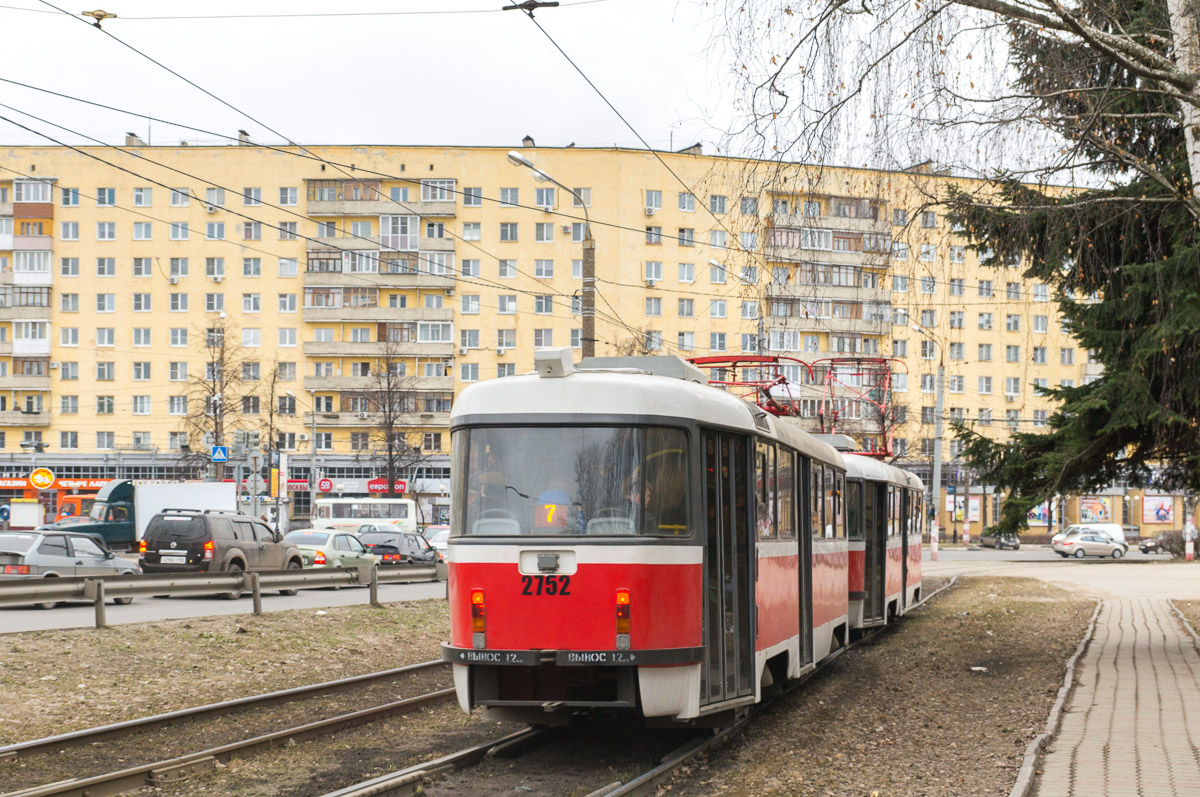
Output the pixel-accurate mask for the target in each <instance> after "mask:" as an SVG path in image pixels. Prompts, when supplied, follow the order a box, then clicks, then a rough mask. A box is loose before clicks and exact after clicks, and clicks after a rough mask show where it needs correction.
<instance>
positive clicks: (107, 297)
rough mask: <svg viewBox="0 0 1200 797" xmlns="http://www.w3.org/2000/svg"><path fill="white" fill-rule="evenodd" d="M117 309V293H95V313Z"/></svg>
mask: <svg viewBox="0 0 1200 797" xmlns="http://www.w3.org/2000/svg"><path fill="white" fill-rule="evenodd" d="M116 311H117V295H116V294H115V293H98V294H96V312H97V313H115V312H116Z"/></svg>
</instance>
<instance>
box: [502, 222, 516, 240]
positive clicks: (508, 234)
mask: <svg viewBox="0 0 1200 797" xmlns="http://www.w3.org/2000/svg"><path fill="white" fill-rule="evenodd" d="M500 240H501V241H516V240H517V223H516V222H507V221H506V222H501V223H500Z"/></svg>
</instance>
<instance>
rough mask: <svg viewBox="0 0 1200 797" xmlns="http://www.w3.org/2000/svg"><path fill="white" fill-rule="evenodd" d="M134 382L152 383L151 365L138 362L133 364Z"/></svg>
mask: <svg viewBox="0 0 1200 797" xmlns="http://www.w3.org/2000/svg"><path fill="white" fill-rule="evenodd" d="M133 381H135V382H148V381H150V363H148V362H136V363H134V364H133Z"/></svg>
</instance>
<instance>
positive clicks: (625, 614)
mask: <svg viewBox="0 0 1200 797" xmlns="http://www.w3.org/2000/svg"><path fill="white" fill-rule="evenodd" d="M617 633H618V634H628V633H629V590H627V589H619V590H617Z"/></svg>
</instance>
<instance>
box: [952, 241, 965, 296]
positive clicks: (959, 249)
mask: <svg viewBox="0 0 1200 797" xmlns="http://www.w3.org/2000/svg"><path fill="white" fill-rule="evenodd" d="M950 262H951V263H965V262H967V249H966V247H965V246H951V247H950ZM959 282H962V280H959ZM956 295H958V296H961V295H962V294H956Z"/></svg>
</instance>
